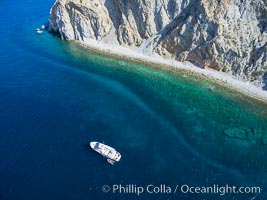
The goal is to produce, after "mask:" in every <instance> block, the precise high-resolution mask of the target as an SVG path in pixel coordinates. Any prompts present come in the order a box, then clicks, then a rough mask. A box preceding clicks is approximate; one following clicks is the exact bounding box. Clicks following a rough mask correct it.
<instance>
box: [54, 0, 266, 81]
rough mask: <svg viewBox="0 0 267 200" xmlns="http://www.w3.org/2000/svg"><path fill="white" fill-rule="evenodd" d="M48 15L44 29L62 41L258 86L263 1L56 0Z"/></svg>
mask: <svg viewBox="0 0 267 200" xmlns="http://www.w3.org/2000/svg"><path fill="white" fill-rule="evenodd" d="M50 13H51V18H50V26H49V29H50V31H52V32H56V33H58V34H59V35H60V37H61V38H62V39H67V40H80V41H84V42H88V41H90V39H94V40H97V41H100V42H103V43H106V44H110V45H113V44H117V45H122V46H126V47H129V48H134V49H138V51H140V52H143V53H145V54H148V55H151V54H154V53H156V54H159V55H161V56H162V57H164V58H174V59H176V60H179V61H190V62H192V63H193V64H194V65H196V66H198V67H202V68H213V69H216V70H219V71H224V72H228V73H231V74H233V75H235V76H237V77H239V78H241V79H243V80H247V81H251V82H254V83H255V84H256V85H259V86H263V85H264V78H263V76H264V74H266V71H267V61H266V58H267V55H266V54H267V3H266V2H264V0H215V1H209V0H57V1H56V2H55V4H54V5H53V7H52V8H51V11H50ZM265 80H266V79H265Z"/></svg>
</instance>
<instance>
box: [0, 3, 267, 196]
mask: <svg viewBox="0 0 267 200" xmlns="http://www.w3.org/2000/svg"><path fill="white" fill-rule="evenodd" d="M53 3H54V2H53V0H41V1H38V2H36V1H33V0H24V1H21V0H18V1H16V2H12V1H10V0H3V1H1V3H0V12H1V13H2V14H1V18H0V23H1V29H0V37H1V48H0V128H1V129H0V200H9V199H10V200H13V199H19V200H32V199H40V200H42V199H51V200H53V199H57V200H58V199H64V200H69V199H179V200H182V199H189V200H191V199H197V200H198V199H203V200H204V199H206V200H209V199H212V200H214V199H225V200H226V199H227V200H228V199H237V200H244V199H252V197H255V194H242V195H241V194H238V195H237V194H229V195H225V196H220V195H218V194H216V195H210V194H209V195H200V194H182V193H181V192H178V193H176V194H162V195H159V194H157V195H156V194H154V195H151V194H147V193H146V194H142V195H140V196H137V195H135V194H124V195H123V194H118V193H116V194H112V193H107V194H105V193H103V192H102V191H101V187H102V185H110V186H111V185H113V184H122V185H124V186H125V185H128V184H135V185H138V186H144V187H145V186H146V185H149V184H154V185H160V184H166V185H168V186H172V187H174V186H175V185H177V184H178V185H182V184H188V185H194V186H210V185H213V184H215V185H221V186H223V185H226V184H229V185H236V186H260V187H262V189H263V190H262V192H261V194H260V195H257V196H256V197H255V199H256V200H257V199H266V198H267V161H266V159H265V157H266V156H265V155H266V153H267V145H264V144H263V140H264V139H265V140H266V141H267V139H266V138H267V137H265V134H266V132H267V107H266V104H263V103H260V102H258V101H255V100H253V99H250V98H248V97H245V96H242V95H240V94H238V93H236V92H234V91H230V90H227V89H226V88H223V87H222V86H219V85H217V84H215V83H211V82H209V81H207V80H203V79H199V78H197V77H195V76H192V75H190V74H186V73H184V72H179V71H174V70H171V69H162V68H160V67H157V66H145V65H144V64H142V63H133V62H131V61H124V60H121V59H116V58H109V57H105V56H101V55H98V54H97V53H95V52H92V51H85V49H83V48H81V47H78V46H76V45H74V44H71V43H68V42H64V41H61V40H60V39H58V38H56V37H55V36H53V35H50V34H49V33H46V32H45V33H44V34H42V35H37V34H36V33H35V29H36V28H37V27H40V26H41V25H42V24H44V23H47V19H48V18H49V9H50V7H51V6H52V4H53ZM230 128H237V129H250V130H253V131H254V133H259V135H260V137H259V138H255V139H252V140H251V141H250V140H245V139H233V138H229V137H226V136H225V135H224V134H223V131H224V130H226V129H230ZM90 141H100V142H102V141H104V142H105V143H107V144H110V145H111V146H114V147H115V148H116V149H118V150H119V151H120V152H121V154H122V160H121V161H120V162H119V163H118V164H117V165H115V166H111V165H109V164H108V163H107V162H106V161H105V160H104V159H103V158H101V157H100V156H99V155H97V154H96V153H95V152H93V151H92V150H91V149H90V148H89V142H90ZM266 143H267V142H266Z"/></svg>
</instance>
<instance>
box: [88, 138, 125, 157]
mask: <svg viewBox="0 0 267 200" xmlns="http://www.w3.org/2000/svg"><path fill="white" fill-rule="evenodd" d="M90 146H91V148H92V149H93V150H94V151H96V152H97V153H99V154H100V155H102V156H103V157H105V158H107V159H111V160H114V161H116V162H118V161H120V159H121V154H120V153H119V152H118V151H116V149H114V148H112V147H110V146H108V145H105V144H102V143H100V142H90Z"/></svg>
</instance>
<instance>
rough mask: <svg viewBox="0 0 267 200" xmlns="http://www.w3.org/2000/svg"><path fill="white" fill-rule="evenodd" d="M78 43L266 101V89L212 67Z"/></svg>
mask: <svg viewBox="0 0 267 200" xmlns="http://www.w3.org/2000/svg"><path fill="white" fill-rule="evenodd" d="M73 42H75V43H76V44H78V45H81V46H83V47H85V48H89V49H92V50H95V51H97V52H99V53H101V54H106V55H109V56H115V57H118V58H123V59H125V60H133V61H141V62H144V63H149V64H153V63H154V64H157V65H163V66H165V67H169V68H174V69H178V70H184V71H188V72H191V73H193V74H195V75H199V76H204V77H206V78H208V79H210V80H212V81H216V82H217V83H219V84H223V85H224V86H225V87H227V88H231V89H233V90H235V91H236V92H239V93H241V94H244V95H247V96H250V97H252V98H254V99H257V100H260V101H262V102H264V103H267V91H264V90H262V89H260V88H258V87H256V86H255V85H253V84H251V83H250V82H244V81H242V80H238V79H237V78H236V77H234V76H233V75H230V74H226V73H224V72H219V71H216V70H213V69H209V68H208V69H202V68H199V67H196V66H194V65H193V64H191V63H189V62H179V61H176V60H173V59H164V58H162V57H160V56H159V55H156V54H153V57H152V56H150V55H145V54H142V53H140V52H138V51H137V50H134V49H130V48H126V47H123V46H118V45H113V44H111V45H108V44H103V43H101V42H99V41H95V40H88V41H86V42H81V41H76V40H75V41H73Z"/></svg>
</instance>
